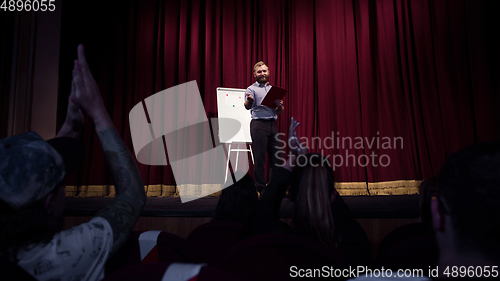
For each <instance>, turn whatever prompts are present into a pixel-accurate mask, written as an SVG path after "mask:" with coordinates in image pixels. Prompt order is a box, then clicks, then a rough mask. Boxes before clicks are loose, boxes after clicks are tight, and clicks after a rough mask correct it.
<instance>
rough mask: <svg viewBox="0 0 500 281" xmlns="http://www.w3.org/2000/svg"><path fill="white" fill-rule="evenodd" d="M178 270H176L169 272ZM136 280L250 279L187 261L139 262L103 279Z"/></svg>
mask: <svg viewBox="0 0 500 281" xmlns="http://www.w3.org/2000/svg"><path fill="white" fill-rule="evenodd" d="M167 270H170V271H176V273H175V272H167ZM129 280H130V281H135V280H148V281H155V280H157V281H160V280H172V281H180V280H182V281H187V280H196V281H250V280H251V279H247V278H245V277H242V276H239V275H236V274H233V273H230V272H227V271H226V270H223V269H220V268H215V267H209V266H203V265H200V264H187V263H180V264H179V263H171V262H162V263H149V264H139V265H135V266H131V267H127V268H124V269H121V270H118V271H116V272H114V273H112V274H109V275H107V276H106V278H104V279H103V281H129Z"/></svg>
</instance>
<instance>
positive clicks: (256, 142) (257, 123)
mask: <svg viewBox="0 0 500 281" xmlns="http://www.w3.org/2000/svg"><path fill="white" fill-rule="evenodd" d="M277 134H278V130H277V129H276V120H274V119H269V120H268V119H252V121H251V122H250V135H251V136H252V149H253V154H254V158H255V159H254V160H255V164H254V178H255V185H256V187H257V191H259V193H261V192H262V191H263V190H264V188H265V187H266V175H265V170H264V165H265V164H266V152H267V153H268V156H269V162H270V164H271V167H273V166H274V165H276V164H277V163H278V156H279V155H277V153H278V151H279V149H278V147H280V146H282V145H283V143H280V142H279V141H278V136H277Z"/></svg>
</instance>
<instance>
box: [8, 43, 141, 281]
mask: <svg viewBox="0 0 500 281" xmlns="http://www.w3.org/2000/svg"><path fill="white" fill-rule="evenodd" d="M82 111H83V112H84V113H86V114H87V115H88V116H89V117H90V118H91V119H92V121H93V122H94V124H95V130H96V132H97V135H98V136H99V140H100V142H101V145H102V148H103V150H104V155H105V157H106V162H107V165H108V167H109V169H110V171H111V174H112V177H113V181H114V184H115V189H116V196H115V198H114V200H113V201H112V202H111V203H109V204H108V205H107V206H106V207H104V208H103V209H102V210H100V211H99V212H98V213H97V214H96V216H95V217H94V218H93V219H92V220H91V221H89V222H88V223H84V224H81V225H78V226H76V227H73V228H71V229H68V230H65V231H61V221H62V216H63V211H64V198H65V185H64V182H65V178H66V177H67V176H69V175H70V174H71V173H72V172H73V171H75V170H76V169H77V168H78V166H79V165H80V164H81V163H82V162H83V160H84V158H85V148H84V146H83V144H81V142H79V141H78V140H76V139H75V137H76V136H77V135H78V133H79V131H80V130H81V126H82V124H83V114H82ZM145 202H146V194H145V192H144V184H143V182H142V179H141V177H140V174H139V171H138V169H137V166H136V164H135V161H134V159H133V157H132V155H131V154H130V151H129V150H128V148H127V147H126V146H125V144H124V143H123V140H122V139H121V138H120V136H119V135H118V133H117V131H116V129H115V127H114V125H113V123H112V121H111V118H110V116H109V114H108V113H107V112H106V109H105V107H104V103H103V101H102V98H101V95H100V93H99V88H98V86H97V83H96V82H95V80H94V78H93V77H92V74H91V73H90V69H89V66H88V64H87V61H86V59H85V54H84V49H83V46H82V45H80V46H78V59H77V60H75V66H74V69H73V81H72V89H71V95H70V100H69V105H68V114H67V118H66V121H65V123H64V125H63V127H62V128H61V130H60V131H59V133H58V135H57V137H56V138H54V139H52V140H48V141H45V140H43V139H42V138H41V137H40V136H39V135H37V134H36V133H35V132H29V133H24V134H20V135H15V136H11V137H7V138H5V139H2V140H0V255H1V257H2V259H8V260H10V261H12V262H14V263H16V264H17V265H18V266H19V267H20V268H22V269H23V270H24V271H26V272H27V273H28V274H30V275H31V276H32V277H34V278H35V279H38V280H100V279H102V278H103V277H104V265H105V262H106V260H107V259H108V257H109V256H111V255H112V254H113V253H114V252H115V251H116V250H117V249H118V248H119V247H120V246H121V245H122V244H123V243H124V241H125V240H126V239H127V236H128V235H129V234H130V232H131V231H132V228H133V226H134V225H135V223H136V221H137V219H138V217H139V215H140V211H141V210H142V208H143V206H144V204H145Z"/></svg>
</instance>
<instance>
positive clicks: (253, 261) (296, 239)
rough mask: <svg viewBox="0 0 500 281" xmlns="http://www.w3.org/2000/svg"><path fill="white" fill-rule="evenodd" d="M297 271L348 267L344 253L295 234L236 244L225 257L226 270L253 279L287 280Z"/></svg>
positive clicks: (274, 234)
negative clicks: (292, 270) (292, 269)
mask: <svg viewBox="0 0 500 281" xmlns="http://www.w3.org/2000/svg"><path fill="white" fill-rule="evenodd" d="M292 266H296V267H297V269H301V268H302V269H305V268H311V269H314V268H319V269H321V268H322V267H323V266H329V267H331V268H334V269H336V268H339V269H340V268H347V267H348V266H349V264H348V262H347V261H346V260H345V258H344V257H343V256H342V254H341V253H340V252H339V251H338V250H336V249H331V248H329V247H327V246H325V245H323V244H322V243H320V242H317V241H314V240H311V239H309V238H307V237H303V236H300V235H294V234H277V233H272V234H264V235H259V236H255V237H251V238H248V239H246V240H244V241H242V242H240V243H238V244H237V245H235V246H234V247H233V248H232V249H231V250H229V252H228V253H227V254H226V256H225V257H224V261H223V268H224V269H226V270H228V271H229V272H233V273H236V274H240V275H243V276H246V277H247V278H249V279H251V280H286V279H294V278H293V277H292V276H291V267H292Z"/></svg>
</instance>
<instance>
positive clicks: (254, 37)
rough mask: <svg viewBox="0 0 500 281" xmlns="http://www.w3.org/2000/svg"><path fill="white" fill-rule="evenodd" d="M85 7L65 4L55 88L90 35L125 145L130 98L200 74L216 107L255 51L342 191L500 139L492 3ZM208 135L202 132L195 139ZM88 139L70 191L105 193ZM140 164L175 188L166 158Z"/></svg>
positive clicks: (272, 0)
mask: <svg viewBox="0 0 500 281" xmlns="http://www.w3.org/2000/svg"><path fill="white" fill-rule="evenodd" d="M91 2H92V1H91ZM91 7H92V5H89V4H88V1H71V2H68V3H65V5H64V7H63V19H62V21H63V28H62V31H61V32H62V36H61V50H62V51H61V60H60V61H61V66H60V78H61V79H60V80H61V82H60V85H59V97H60V99H61V100H67V96H68V95H69V89H70V82H71V78H70V77H71V68H72V63H71V62H72V60H73V59H74V58H75V52H74V49H76V45H77V44H78V43H84V44H85V47H86V53H87V57H88V60H89V64H90V67H91V71H92V72H93V74H94V77H95V78H96V80H97V82H98V84H99V87H100V90H101V93H102V95H103V98H104V101H105V103H106V105H107V109H108V111H109V113H110V115H111V117H112V119H113V122H114V123H115V125H116V127H117V129H118V132H119V133H120V134H121V136H122V137H123V138H124V140H125V143H126V144H127V145H128V146H129V148H130V149H131V151H132V153H134V151H133V147H132V141H131V136H130V128H129V119H128V114H129V112H130V110H131V108H132V107H133V106H135V105H136V104H138V103H140V102H142V101H143V100H144V99H145V98H147V97H149V96H151V95H154V94H155V93H158V92H160V91H162V90H164V89H168V88H171V87H174V86H176V85H179V84H182V83H186V82H189V81H192V80H195V81H196V82H197V85H198V87H199V89H200V95H201V98H202V101H203V104H204V108H205V112H206V117H207V118H214V117H217V98H216V88H217V87H230V88H246V87H247V86H249V85H250V84H251V83H253V82H254V78H253V76H252V67H253V65H254V64H255V63H256V62H257V61H260V60H263V61H265V62H266V63H267V64H268V66H269V69H270V82H271V84H273V85H276V86H279V87H282V88H286V89H288V90H289V93H288V95H287V96H286V97H285V99H284V104H285V111H284V112H283V113H282V114H281V115H280V116H279V118H278V121H277V127H278V130H279V132H282V133H287V131H288V125H289V124H290V118H291V117H292V116H293V117H295V118H296V119H297V120H298V121H299V122H300V123H301V124H300V126H299V128H298V135H299V136H302V137H303V141H305V142H307V144H308V146H309V147H310V151H313V152H319V153H322V154H323V155H324V156H325V157H326V158H328V160H329V161H330V163H331V164H332V165H333V166H334V170H335V172H334V174H335V180H336V182H339V183H341V184H340V185H339V190H342V192H341V194H345V195H359V194H372V195H375V194H412V193H416V192H418V189H417V186H418V182H419V181H420V180H422V179H425V178H427V177H429V176H431V175H435V174H437V173H439V170H440V168H441V166H442V164H443V163H444V161H445V159H446V158H447V157H448V156H449V155H450V154H452V153H453V152H455V151H457V150H459V149H460V148H463V147H465V146H467V145H470V144H472V143H474V142H478V141H492V140H499V139H500V132H499V130H498V128H499V125H500V113H499V112H500V111H499V110H498V108H499V105H500V101H499V90H500V87H499V81H500V79H498V78H499V77H500V70H499V67H498V65H499V63H500V55H499V52H498V50H500V48H499V47H500V38H499V36H500V35H499V33H498V32H497V30H498V28H499V27H500V24H499V19H498V17H496V15H495V14H494V9H493V4H491V3H490V2H488V1H469V0H454V1H432V0H419V1H407V0H395V1H373V0H337V1H330V0H315V1H307V2H306V1H297V0H291V1H285V0H269V1H259V0H254V1H250V0H248V1H231V0H210V1H202V0H189V1H187V0H186V1H153V0H151V1H130V0H129V1H120V2H119V4H117V3H100V4H99V7H100V9H99V10H97V11H96V10H92V8H91ZM89 14H91V15H92V17H90V18H89V17H88V15H89ZM179 104H181V103H180V101H179ZM174 106H175V105H174ZM61 112H65V111H63V110H61ZM185 112H186V114H190V111H189V108H188V107H186V108H185ZM165 114H166V115H165V116H167V115H168V114H167V113H165ZM166 118H167V117H166ZM58 120H59V124H61V120H64V116H58ZM207 128H208V127H207ZM212 134H213V132H211V131H209V130H208V129H207V131H205V132H204V134H203V138H210V137H211V135H212ZM215 135H216V133H215ZM82 138H83V139H84V141H85V143H86V144H87V148H88V150H89V153H88V157H87V159H86V162H85V165H84V167H83V168H82V169H81V171H80V172H79V173H77V174H76V175H74V176H72V177H71V178H70V179H69V182H68V185H70V186H75V188H73V189H75V190H73V189H72V191H71V194H73V195H78V194H79V193H82V194H88V193H87V190H89V186H90V187H92V186H94V187H100V188H101V189H102V190H101V191H100V192H96V193H93V194H99V195H107V194H110V193H112V191H111V186H112V181H111V177H110V174H109V172H108V171H107V170H106V167H105V161H104V155H103V153H102V149H101V147H100V144H99V140H98V137H97V135H96V134H95V133H94V131H93V128H92V125H91V124H90V122H88V121H87V122H86V127H85V131H84V134H83V136H82ZM282 139H283V140H284V139H285V138H284V137H282ZM178 141H179V142H186V141H200V140H193V139H192V138H189V139H186V138H185V137H183V136H179V139H178ZM201 141H204V140H201ZM205 141H206V142H207V145H208V146H210V143H211V142H210V141H209V140H205ZM208 146H207V149H209V148H210V147H208ZM152 153H165V152H164V151H161V149H160V150H158V151H152ZM210 161H212V160H210V159H207V163H206V165H207V166H210V165H214V163H213V162H210ZM250 162H251V160H250ZM138 166H139V170H140V172H141V175H142V177H143V180H144V182H145V184H146V188H148V186H149V192H148V195H150V196H165V195H164V194H175V192H173V191H172V188H171V186H175V179H174V175H173V172H172V168H171V167H170V166H149V165H143V164H140V163H139V164H138ZM193 172H195V171H193ZM196 172H197V173H198V172H199V173H204V171H196ZM252 172H253V171H252V165H250V173H252ZM208 184H210V183H208ZM342 186H344V188H342ZM76 187H79V188H80V189H78V188H76ZM167 187H168V188H167Z"/></svg>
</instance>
